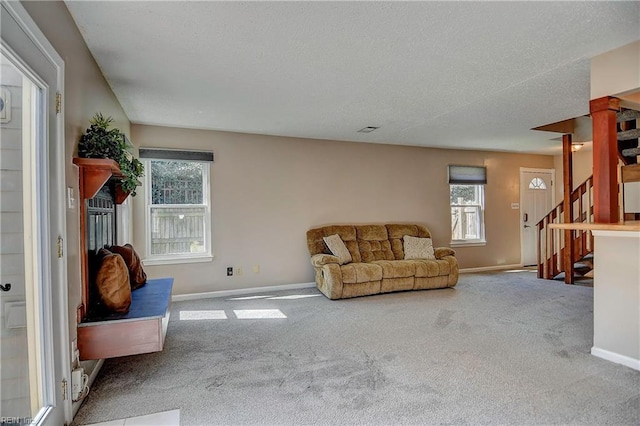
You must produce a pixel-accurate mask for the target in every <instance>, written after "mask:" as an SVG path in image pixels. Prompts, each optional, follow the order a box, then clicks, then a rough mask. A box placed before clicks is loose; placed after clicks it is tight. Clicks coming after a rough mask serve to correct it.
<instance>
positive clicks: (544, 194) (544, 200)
mask: <svg viewBox="0 0 640 426" xmlns="http://www.w3.org/2000/svg"><path fill="white" fill-rule="evenodd" d="M553 175H554V171H553V170H531V169H521V170H520V200H521V201H520V203H521V206H520V225H521V227H522V239H521V241H522V264H523V265H524V266H531V265H536V264H537V263H538V257H537V232H538V231H537V227H536V224H537V223H538V222H539V221H540V220H541V219H542V218H544V217H545V216H546V215H547V214H548V213H549V212H550V211H551V209H552V208H553V207H554V206H553V198H554V197H553Z"/></svg>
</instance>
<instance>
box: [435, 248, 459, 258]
mask: <svg viewBox="0 0 640 426" xmlns="http://www.w3.org/2000/svg"><path fill="white" fill-rule="evenodd" d="M433 251H434V253H435V255H436V259H442V258H443V257H445V256H455V255H456V252H455V250H454V249H452V248H449V247H436V248H435V249H433Z"/></svg>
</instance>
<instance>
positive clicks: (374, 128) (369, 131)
mask: <svg viewBox="0 0 640 426" xmlns="http://www.w3.org/2000/svg"><path fill="white" fill-rule="evenodd" d="M379 128H380V127H374V126H369V127H364V128H362V129H360V130H358V133H371V132H373V131H374V130H378V129H379Z"/></svg>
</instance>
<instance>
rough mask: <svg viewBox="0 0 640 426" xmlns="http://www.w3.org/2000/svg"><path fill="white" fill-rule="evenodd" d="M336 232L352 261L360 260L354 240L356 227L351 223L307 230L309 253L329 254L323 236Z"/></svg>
mask: <svg viewBox="0 0 640 426" xmlns="http://www.w3.org/2000/svg"><path fill="white" fill-rule="evenodd" d="M333 234H338V235H339V236H340V238H341V239H342V241H343V242H344V244H345V245H346V246H347V249H348V250H349V254H351V258H352V260H353V261H354V262H360V261H361V259H360V251H359V250H358V243H357V241H356V228H355V227H354V226H353V225H331V226H323V227H321V228H314V229H310V230H309V231H307V248H308V249H309V253H310V254H311V255H312V256H313V255H314V254H320V253H324V254H331V251H330V250H329V248H328V247H327V245H326V244H325V242H324V240H323V238H324V237H328V236H329V235H333Z"/></svg>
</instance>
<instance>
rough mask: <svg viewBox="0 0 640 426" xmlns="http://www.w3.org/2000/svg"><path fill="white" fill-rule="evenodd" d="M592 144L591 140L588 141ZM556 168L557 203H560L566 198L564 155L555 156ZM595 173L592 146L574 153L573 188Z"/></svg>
mask: <svg viewBox="0 0 640 426" xmlns="http://www.w3.org/2000/svg"><path fill="white" fill-rule="evenodd" d="M588 145H591V142H589V143H588ZM553 164H554V168H555V169H556V180H557V185H555V187H556V204H559V203H561V202H562V200H563V199H564V192H563V191H564V189H563V188H562V182H563V181H564V178H563V169H564V168H563V167H562V155H556V156H554V157H553ZM591 175H593V150H592V149H591V146H588V147H587V146H585V147H584V148H583V149H581V150H580V151H576V152H574V153H573V188H574V189H575V188H577V187H578V185H580V184H581V183H582V182H584V181H585V180H587V178H588V177H589V176H591Z"/></svg>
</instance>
